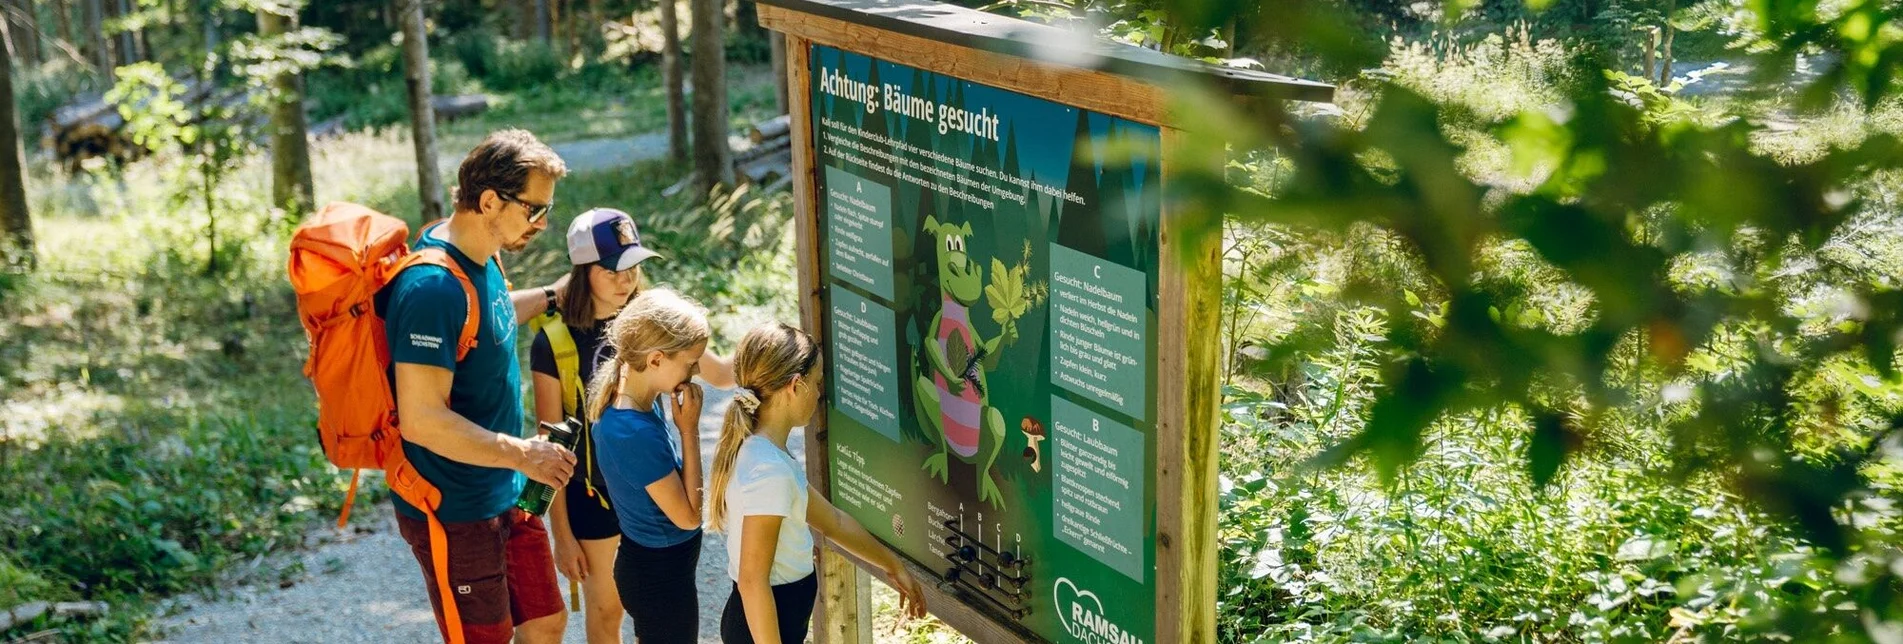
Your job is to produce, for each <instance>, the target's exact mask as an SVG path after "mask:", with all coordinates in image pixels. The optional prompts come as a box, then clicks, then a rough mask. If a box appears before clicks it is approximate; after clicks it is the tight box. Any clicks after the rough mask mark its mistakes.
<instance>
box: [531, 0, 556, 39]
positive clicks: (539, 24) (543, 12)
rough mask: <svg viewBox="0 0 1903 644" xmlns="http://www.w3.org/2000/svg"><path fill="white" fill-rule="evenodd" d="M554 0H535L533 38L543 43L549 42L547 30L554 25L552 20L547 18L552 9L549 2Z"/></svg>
mask: <svg viewBox="0 0 1903 644" xmlns="http://www.w3.org/2000/svg"><path fill="white" fill-rule="evenodd" d="M554 1H555V0H535V38H536V39H537V40H541V41H542V44H544V45H546V44H549V38H550V33H549V31H550V30H551V29H553V27H554V21H553V20H550V19H549V14H550V13H551V12H553V11H554V8H553V7H550V6H549V3H551V2H554Z"/></svg>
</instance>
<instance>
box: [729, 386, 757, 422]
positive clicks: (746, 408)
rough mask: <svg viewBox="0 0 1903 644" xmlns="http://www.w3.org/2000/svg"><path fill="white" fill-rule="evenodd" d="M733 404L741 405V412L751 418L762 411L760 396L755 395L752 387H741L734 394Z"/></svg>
mask: <svg viewBox="0 0 1903 644" xmlns="http://www.w3.org/2000/svg"><path fill="white" fill-rule="evenodd" d="M733 404H736V405H739V406H740V411H742V412H746V414H747V415H749V416H751V415H753V413H754V412H757V411H760V395H759V394H756V393H754V392H753V388H752V387H741V388H739V389H737V390H735V391H734V393H733Z"/></svg>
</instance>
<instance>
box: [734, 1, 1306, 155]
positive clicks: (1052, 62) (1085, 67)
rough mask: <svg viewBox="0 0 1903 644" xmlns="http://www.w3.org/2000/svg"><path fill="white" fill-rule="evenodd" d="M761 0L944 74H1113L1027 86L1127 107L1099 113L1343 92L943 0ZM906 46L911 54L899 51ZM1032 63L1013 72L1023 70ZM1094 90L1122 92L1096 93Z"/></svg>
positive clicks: (818, 35) (822, 35)
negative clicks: (1204, 90)
mask: <svg viewBox="0 0 1903 644" xmlns="http://www.w3.org/2000/svg"><path fill="white" fill-rule="evenodd" d="M759 3H760V4H761V5H763V6H762V7H761V14H760V18H761V22H762V23H763V24H766V26H768V27H769V28H773V29H776V30H779V31H782V32H786V33H790V34H795V35H799V36H802V37H806V38H809V39H811V40H813V41H814V42H816V43H818V44H826V45H832V46H836V47H841V48H845V49H849V50H853V51H858V52H859V53H864V54H867V55H871V56H874V57H880V58H886V59H888V60H891V61H892V62H897V63H904V64H909V65H914V66H919V67H924V68H928V69H930V68H934V67H937V68H939V69H937V70H936V71H943V72H951V70H949V69H945V68H946V67H955V68H958V69H957V70H956V71H955V72H951V73H953V75H957V76H963V77H966V78H967V79H969V80H976V81H980V82H986V81H993V82H996V81H999V80H1003V79H1001V78H985V76H992V75H993V73H990V72H992V71H994V70H998V69H999V68H1010V67H1012V65H1011V61H1010V60H1008V59H1007V58H1005V57H1010V58H1016V59H1024V60H1031V61H1036V62H1039V63H1044V64H1045V65H1046V66H1047V68H1048V69H1049V70H1066V71H1068V72H1069V75H1070V80H1072V81H1088V80H1089V79H1087V78H1079V77H1077V76H1076V75H1077V74H1078V73H1082V74H1089V75H1097V76H1103V77H1104V78H1102V79H1100V80H1101V82H1069V83H1065V82H1062V81H1063V80H1064V77H1065V74H1064V73H1063V72H1056V71H1052V72H1050V73H1051V74H1052V78H1050V79H1048V80H1050V81H1051V82H1055V83H1057V84H1058V85H1061V86H1064V87H1066V88H1067V91H1063V92H1062V94H1063V95H1062V96H1051V94H1052V93H1053V92H1052V87H1054V86H1053V85H1044V86H1043V87H1042V90H1043V91H1037V90H1036V89H1032V88H1024V89H1030V90H1031V91H1027V92H1026V93H1031V94H1038V95H1043V96H1046V97H1047V98H1053V99H1054V100H1057V101H1058V102H1064V103H1072V104H1076V105H1079V106H1081V107H1087V108H1093V109H1096V106H1094V105H1092V104H1091V103H1095V102H1099V101H1102V102H1104V103H1108V104H1112V105H1114V104H1116V103H1123V104H1125V105H1126V107H1125V109H1121V110H1120V109H1100V110H1099V111H1103V112H1106V113H1111V114H1118V113H1120V112H1122V114H1120V115H1123V116H1128V117H1132V118H1134V119H1135V120H1138V121H1143V122H1149V123H1156V124H1161V123H1162V122H1163V121H1164V120H1165V119H1164V118H1163V112H1164V111H1165V110H1166V106H1165V105H1164V104H1165V103H1167V98H1168V97H1167V96H1165V95H1163V93H1162V92H1160V91H1159V88H1164V87H1177V86H1182V85H1188V84H1200V85H1203V86H1207V87H1211V88H1213V89H1214V90H1216V91H1219V92H1221V93H1226V94H1229V95H1231V96H1233V97H1235V98H1237V99H1240V100H1244V101H1253V100H1294V101H1315V102H1327V101H1331V100H1333V99H1334V94H1335V88H1334V86H1333V85H1328V84H1326V83H1318V82H1314V81H1308V80H1302V79H1299V78H1292V77H1289V76H1281V75H1278V74H1270V73H1267V72H1261V71H1256V70H1249V69H1237V68H1231V67H1222V66H1218V65H1212V64H1209V63H1205V62H1202V61H1199V60H1193V59H1188V58H1183V57H1180V56H1171V55H1168V54H1164V53H1162V52H1158V51H1155V50H1151V49H1145V48H1142V47H1137V46H1133V45H1126V44H1122V43H1115V42H1107V41H1104V40H1103V39H1100V38H1097V37H1096V36H1095V35H1093V34H1089V33H1080V32H1075V31H1072V30H1068V29H1063V28H1060V27H1053V26H1050V25H1043V24H1038V23H1034V22H1030V21H1027V20H1021V19H1018V18H1012V17H1009V16H1001V15H997V14H992V13H986V12H983V11H978V10H976V9H967V8H965V7H961V6H958V5H953V4H947V3H943V2H935V1H933V0H759ZM776 9H777V10H776ZM789 13H790V14H797V15H788V14H789ZM808 16H810V17H811V18H816V19H817V20H814V19H809V18H807V17H808ZM881 36H884V37H881ZM930 44H942V45H952V46H955V47H962V48H965V49H968V50H973V52H975V53H976V54H977V55H978V56H980V57H981V58H982V59H981V60H978V61H975V62H972V63H970V64H966V65H958V64H955V63H954V62H947V61H944V60H942V59H943V58H944V56H940V55H934V54H933V52H931V51H930V49H931V48H930V47H929V46H928V45H930ZM900 53H903V54H905V56H903V57H900V56H897V55H894V54H900ZM882 54H883V55H882ZM984 54H991V56H984ZM931 59H940V60H939V61H938V62H939V64H931V62H932V60H931ZM921 63H923V64H921ZM1023 71H1024V70H1022V69H1009V70H1008V72H1009V73H1016V74H1022V72H1023ZM1005 84H1006V85H1011V84H1015V83H1005ZM1093 93H1094V94H1114V95H1099V96H1091V95H1090V94H1093ZM1132 100H1134V101H1135V102H1136V103H1138V104H1139V106H1138V107H1137V108H1136V109H1135V110H1134V113H1132V112H1131V111H1130V109H1131V108H1130V107H1128V105H1129V102H1130V101H1132ZM1146 102H1147V103H1150V104H1152V105H1151V106H1150V107H1149V108H1148V109H1145V108H1143V107H1141V106H1140V105H1141V104H1143V103H1146Z"/></svg>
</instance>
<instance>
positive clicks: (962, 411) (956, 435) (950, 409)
mask: <svg viewBox="0 0 1903 644" xmlns="http://www.w3.org/2000/svg"><path fill="white" fill-rule="evenodd" d="M932 384H934V385H937V387H938V415H939V421H940V424H941V425H943V426H944V428H945V442H946V443H948V444H949V445H950V446H951V451H952V453H954V454H957V455H958V456H960V457H962V458H971V456H972V455H974V454H977V453H978V434H979V431H978V428H979V427H980V426H981V425H982V424H983V421H982V420H981V419H982V418H983V417H984V400H983V398H981V397H980V396H979V395H978V388H977V387H973V386H972V385H971V383H965V390H964V392H962V393H960V394H957V395H954V394H952V392H951V390H950V389H949V388H947V387H946V386H945V377H944V376H942V375H933V376H932Z"/></svg>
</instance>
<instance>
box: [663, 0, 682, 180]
mask: <svg viewBox="0 0 1903 644" xmlns="http://www.w3.org/2000/svg"><path fill="white" fill-rule="evenodd" d="M660 3H661V84H662V85H664V86H666V87H667V156H668V158H670V159H673V160H674V162H675V163H686V162H687V92H686V88H684V87H682V86H681V83H682V78H681V76H682V75H683V74H682V71H683V70H682V64H681V63H682V61H681V21H680V16H679V13H680V11H679V9H678V8H677V2H676V0H660Z"/></svg>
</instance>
